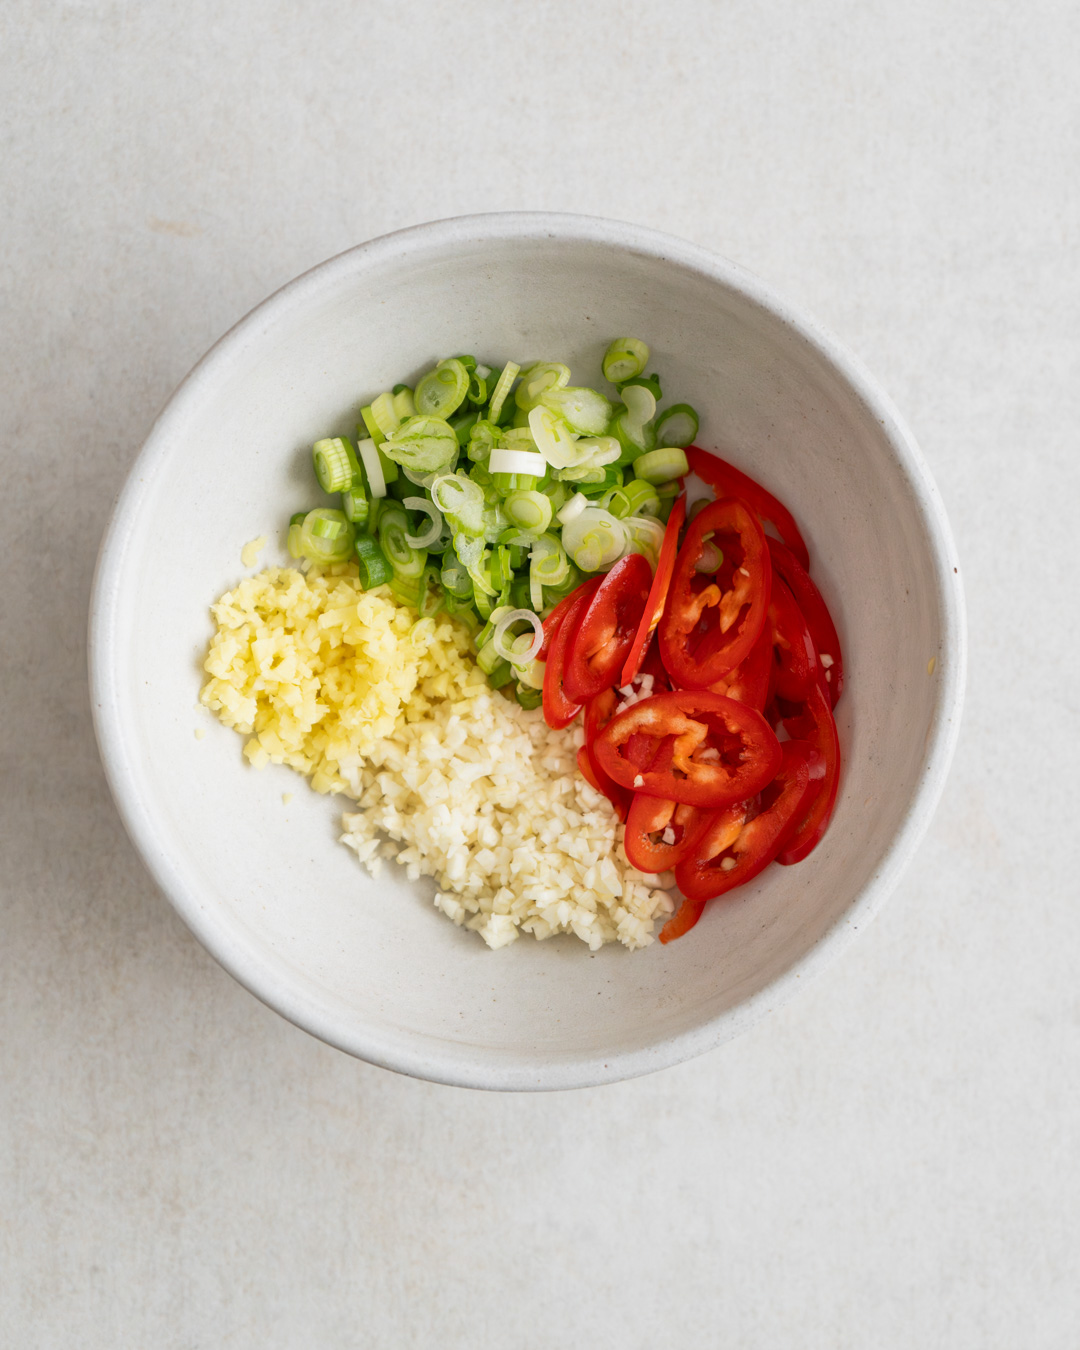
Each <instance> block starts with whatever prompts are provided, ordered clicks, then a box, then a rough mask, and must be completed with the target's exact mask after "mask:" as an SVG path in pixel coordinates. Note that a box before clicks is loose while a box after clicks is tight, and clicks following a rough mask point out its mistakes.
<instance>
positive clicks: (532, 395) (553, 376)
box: [514, 361, 606, 412]
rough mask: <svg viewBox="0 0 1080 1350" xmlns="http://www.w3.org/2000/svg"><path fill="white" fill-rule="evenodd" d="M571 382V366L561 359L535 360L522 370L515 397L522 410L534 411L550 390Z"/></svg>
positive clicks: (560, 387) (561, 387) (563, 386)
mask: <svg viewBox="0 0 1080 1350" xmlns="http://www.w3.org/2000/svg"><path fill="white" fill-rule="evenodd" d="M569 383H570V367H569V366H564V365H563V363H562V362H561V361H534V362H533V364H532V365H531V366H526V367H525V369H524V370H523V371H522V372H521V383H520V384H519V385H518V387H517V393H515V395H514V399H515V401H516V403H517V405H518V407H519V408H520V409H521V410H522V412H532V410H533V408H535V407H537V406H538V405H539V403H540V400H541V399H542V398H543V397H544V395H545V394H546V393H548V392H549V390H552V389H564V388H565V387H566V386H567V385H568V384H569ZM605 402H606V400H605Z"/></svg>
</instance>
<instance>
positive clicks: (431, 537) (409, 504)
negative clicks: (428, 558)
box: [402, 497, 443, 549]
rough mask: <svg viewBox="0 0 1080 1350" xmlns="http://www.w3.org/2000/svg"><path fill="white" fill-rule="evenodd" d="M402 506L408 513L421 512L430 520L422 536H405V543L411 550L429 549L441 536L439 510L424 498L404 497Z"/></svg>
mask: <svg viewBox="0 0 1080 1350" xmlns="http://www.w3.org/2000/svg"><path fill="white" fill-rule="evenodd" d="M402 506H404V507H405V508H406V509H407V510H409V511H422V512H423V513H424V515H426V516H428V517H429V518H430V524H429V525H428V528H427V529H426V530H425V531H424V532H423V534H417V535H412V534H407V535H406V536H405V542H406V543H407V544H410V545H411V546H412V547H413V548H425V549H426V548H430V547H431V545H432V544H434V543H435V541H436V540H437V539H438V537H439V536H440V535H441V534H442V528H443V518H442V513H441V512H440V510H439V508H438V507H437V506H434V505H432V503H431V502H429V501H428V499H427V498H426V497H406V498H405V500H404V501H403V502H402Z"/></svg>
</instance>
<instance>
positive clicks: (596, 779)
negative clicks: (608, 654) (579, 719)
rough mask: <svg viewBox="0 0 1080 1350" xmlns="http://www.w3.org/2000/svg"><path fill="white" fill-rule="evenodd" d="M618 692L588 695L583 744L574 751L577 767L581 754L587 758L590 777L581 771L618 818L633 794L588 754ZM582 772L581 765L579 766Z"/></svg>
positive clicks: (612, 709)
mask: <svg viewBox="0 0 1080 1350" xmlns="http://www.w3.org/2000/svg"><path fill="white" fill-rule="evenodd" d="M618 702H619V699H618V695H617V694H616V692H615V690H614V689H602V690H601V691H600V693H599V694H597V695H596V696H595V697H594V698H591V699H589V701H588V703H587V704H586V705H585V718H584V723H585V744H584V745H583V746H582V747H581V749H580V750H579V751H578V766H579V767H580V765H581V761H582V756H583V755H584V757H585V758H586V759H587V760H588V762H589V768H590V771H591V777H590V775H589V774H585V777H586V778H588V780H589V782H590V783H591V784H592V785H593V787H594V788H596V790H597V792H601V793H603V795H604V796H605V797H606V798H607V799H608V801H609V802H610V803H611V804H612V806H614V808H615V813H616V815H617V816H618V817H619V819H620V820H625V819H626V816H627V812H628V811H629V810H630V803H631V801H632V800H633V796H634V794H633V793H632V792H631V791H630V790H629V789H628V788H624V787H621V786H620V785H619V784H618V783H616V782H615V780H614V779H613V778H611V777H610V776H609V775H608V774H606V773H605V772H604V771H603V769H600V768H597V765H596V761H595V759H594V758H593V754H592V744H593V742H594V741H595V740H596V737H597V735H598V734H599V733H600V732H601V731H603V729H604V727H606V726H607V724H608V723H609V722H610V721H611V719H612V718H613V717H614V716H615V710H616V708H617V706H618ZM582 772H583V773H584V769H583V770H582Z"/></svg>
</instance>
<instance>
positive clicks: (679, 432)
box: [656, 403, 700, 450]
mask: <svg viewBox="0 0 1080 1350" xmlns="http://www.w3.org/2000/svg"><path fill="white" fill-rule="evenodd" d="M699 425H700V423H699V421H698V415H697V413H696V412H695V411H694V409H693V408H691V406H690V404H689V403H673V404H672V405H671V407H670V408H665V409H664V411H663V412H662V413H661V414H660V416H659V417H658V418H657V419H656V444H657V445H659V446H667V445H677V446H678V447H679V449H680V450H685V449H686V447H687V446H688V445H693V444H694V442H695V441H696V440H697V434H698V426H699Z"/></svg>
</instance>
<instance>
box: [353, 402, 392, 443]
mask: <svg viewBox="0 0 1080 1350" xmlns="http://www.w3.org/2000/svg"><path fill="white" fill-rule="evenodd" d="M360 417H361V419H362V421H363V423H364V426H366V427H367V434H368V435H369V436H370V437H371V439H372V440H373V441H374V442H375V444H376V445H382V443H383V441H384V440H386V436H385V435H384V434H383V432H382V431H381V430H380V429H379V424H378V422H376V420H375V418H374V416H373V415H372V412H371V404H370V403H367V404H365V405H364V407H362V408H361V409H360ZM356 433H357V436H358V438H359V439H361V440H362V439H363V437H361V436H360V428H359V427H357V428H356Z"/></svg>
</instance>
